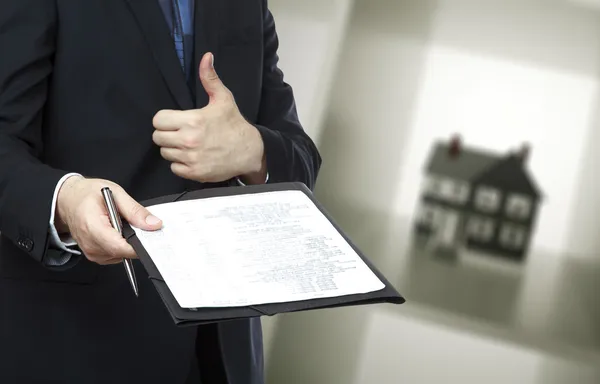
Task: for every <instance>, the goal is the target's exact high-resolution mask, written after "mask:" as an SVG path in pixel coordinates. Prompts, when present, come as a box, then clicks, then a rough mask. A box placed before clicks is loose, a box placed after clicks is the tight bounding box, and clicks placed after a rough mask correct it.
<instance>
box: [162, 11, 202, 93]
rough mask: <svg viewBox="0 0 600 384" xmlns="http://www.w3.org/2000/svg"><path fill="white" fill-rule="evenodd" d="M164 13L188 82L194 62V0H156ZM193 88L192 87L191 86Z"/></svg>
mask: <svg viewBox="0 0 600 384" xmlns="http://www.w3.org/2000/svg"><path fill="white" fill-rule="evenodd" d="M158 2H159V4H160V7H161V8H162V11H163V13H164V15H165V19H166V21H167V25H168V26H169V30H170V31H171V37H172V38H173V43H174V45H175V51H176V52H177V56H178V58H179V62H180V63H181V68H182V69H183V71H184V73H185V75H186V79H188V82H190V81H191V80H192V79H191V73H192V70H191V69H192V66H193V63H194V59H193V56H194V49H193V48H194V2H195V1H194V0H158ZM191 88H193V87H191Z"/></svg>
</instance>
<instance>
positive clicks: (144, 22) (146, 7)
mask: <svg viewBox="0 0 600 384" xmlns="http://www.w3.org/2000/svg"><path fill="white" fill-rule="evenodd" d="M124 1H125V2H127V4H128V5H129V9H130V10H131V12H132V13H133V14H134V16H135V18H136V20H137V22H138V25H139V27H140V29H141V30H142V33H143V34H144V36H145V37H146V40H147V42H148V46H149V48H150V50H151V51H152V56H153V57H154V61H155V62H156V64H157V65H158V68H159V69H160V72H161V73H162V75H163V77H164V79H165V81H166V83H167V86H168V87H169V90H170V91H171V93H172V94H173V97H174V98H175V100H176V101H177V104H179V107H180V108H181V109H182V110H187V109H193V108H194V103H193V101H192V95H191V92H190V89H189V87H188V85H187V83H186V80H185V74H184V73H183V71H182V70H181V64H180V63H179V60H178V58H177V53H176V52H175V46H174V44H173V39H172V38H171V34H170V31H169V28H168V25H167V23H166V21H165V18H164V15H163V13H162V10H161V9H160V5H159V4H158V0H124ZM201 2H204V1H201ZM197 8H198V7H197Z"/></svg>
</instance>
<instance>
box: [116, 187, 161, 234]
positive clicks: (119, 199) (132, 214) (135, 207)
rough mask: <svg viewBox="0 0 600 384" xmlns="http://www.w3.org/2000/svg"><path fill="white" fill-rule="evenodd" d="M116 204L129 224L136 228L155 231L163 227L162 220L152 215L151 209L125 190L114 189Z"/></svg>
mask: <svg viewBox="0 0 600 384" xmlns="http://www.w3.org/2000/svg"><path fill="white" fill-rule="evenodd" d="M114 195H115V204H116V205H117V209H118V210H119V213H120V214H121V217H123V218H124V219H125V220H127V222H128V223H129V224H131V225H132V226H134V227H136V228H140V229H143V230H147V231H155V230H158V229H160V228H162V224H163V223H162V221H161V220H160V219H159V218H158V217H156V216H154V215H152V214H151V213H150V211H149V210H148V209H147V208H146V207H144V206H143V205H141V204H140V203H138V202H137V201H135V200H134V199H133V198H132V197H131V196H129V195H128V194H127V193H126V192H124V191H120V190H117V191H114Z"/></svg>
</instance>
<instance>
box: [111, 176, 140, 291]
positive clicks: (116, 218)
mask: <svg viewBox="0 0 600 384" xmlns="http://www.w3.org/2000/svg"><path fill="white" fill-rule="evenodd" d="M102 197H103V198H104V203H105V204H106V210H107V211H108V218H109V219H110V224H111V225H112V226H113V228H114V229H116V230H117V231H118V232H119V234H120V235H121V236H122V235H123V223H122V222H121V216H120V215H119V211H118V210H117V206H116V205H115V199H114V198H113V194H112V191H111V190H110V188H108V187H104V188H102ZM123 265H124V266H125V271H126V272H127V277H128V278H129V282H130V283H131V287H132V288H133V293H135V295H136V296H139V293H138V285H137V280H136V278H135V271H134V270H133V262H132V261H131V260H130V259H123Z"/></svg>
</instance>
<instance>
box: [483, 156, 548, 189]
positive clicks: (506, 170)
mask: <svg viewBox="0 0 600 384" xmlns="http://www.w3.org/2000/svg"><path fill="white" fill-rule="evenodd" d="M519 170H520V171H519ZM473 181H474V182H477V183H482V184H487V185H490V186H494V187H502V189H504V190H509V191H511V192H516V193H523V194H526V195H529V196H535V197H538V198H539V197H541V196H542V192H541V191H540V189H539V187H538V186H537V185H536V183H535V182H534V181H533V178H532V177H531V175H530V174H529V171H528V170H527V169H526V167H524V166H523V163H522V160H521V159H520V158H519V156H518V155H517V154H513V153H511V154H509V155H508V156H504V157H503V158H501V159H500V160H498V161H497V162H496V163H495V164H494V165H492V166H491V167H490V168H488V169H487V170H485V172H482V173H481V174H479V175H478V176H476V178H475V180H473Z"/></svg>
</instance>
